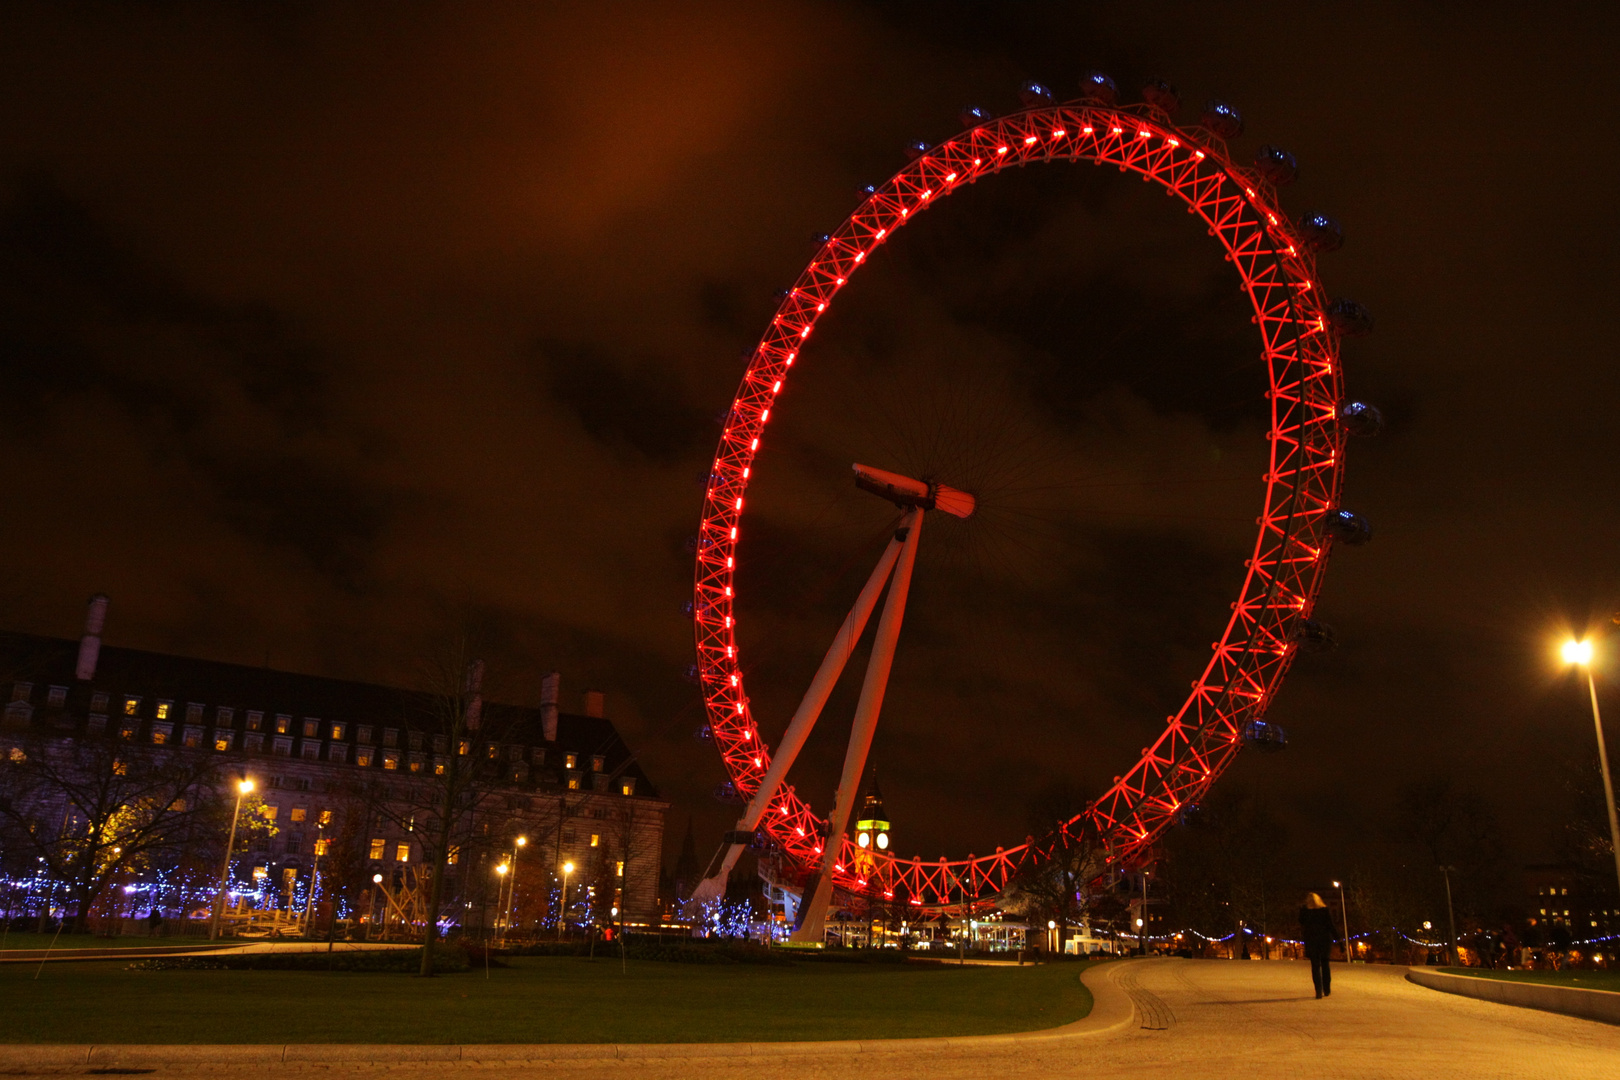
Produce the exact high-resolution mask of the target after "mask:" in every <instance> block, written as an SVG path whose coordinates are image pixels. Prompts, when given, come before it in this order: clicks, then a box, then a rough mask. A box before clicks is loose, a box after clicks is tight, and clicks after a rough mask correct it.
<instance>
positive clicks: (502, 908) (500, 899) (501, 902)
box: [495, 863, 511, 942]
mask: <svg viewBox="0 0 1620 1080" xmlns="http://www.w3.org/2000/svg"><path fill="white" fill-rule="evenodd" d="M510 869H511V867H509V866H507V865H506V864H505V863H500V864H498V865H497V866H496V867H495V873H497V874H499V875H500V882H499V884H497V885H496V886H495V940H496V941H497V942H499V941H500V940H501V937H502V935H503V934H505V933H506V900H505V897H506V874H507V871H509V870H510Z"/></svg>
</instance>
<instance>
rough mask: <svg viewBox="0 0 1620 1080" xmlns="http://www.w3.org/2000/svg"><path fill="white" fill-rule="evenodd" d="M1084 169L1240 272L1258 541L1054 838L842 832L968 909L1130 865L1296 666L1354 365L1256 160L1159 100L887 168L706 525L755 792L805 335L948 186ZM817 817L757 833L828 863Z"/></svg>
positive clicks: (721, 738) (789, 816) (699, 610)
mask: <svg viewBox="0 0 1620 1080" xmlns="http://www.w3.org/2000/svg"><path fill="white" fill-rule="evenodd" d="M1050 161H1068V162H1079V161H1090V162H1093V163H1095V164H1098V165H1114V166H1117V167H1118V168H1119V170H1120V171H1121V172H1134V173H1137V174H1139V175H1140V176H1141V177H1142V179H1143V180H1144V181H1154V182H1157V183H1158V184H1160V185H1162V186H1163V187H1164V188H1165V190H1166V191H1167V193H1169V194H1172V195H1175V196H1177V197H1179V198H1180V199H1181V200H1182V201H1183V202H1184V203H1185V204H1186V207H1187V212H1188V213H1190V214H1196V215H1198V216H1199V217H1201V218H1202V219H1203V221H1204V223H1205V225H1206V226H1207V227H1208V230H1209V234H1210V235H1211V236H1214V237H1215V238H1216V239H1217V240H1218V241H1219V242H1220V244H1221V246H1222V247H1223V248H1224V250H1225V255H1226V260H1227V261H1228V262H1230V263H1232V264H1233V266H1234V267H1235V268H1236V270H1237V272H1238V274H1239V276H1240V277H1241V278H1242V279H1243V288H1244V290H1245V291H1246V292H1247V293H1248V296H1249V299H1250V301H1251V303H1252V305H1253V309H1254V318H1253V322H1254V323H1255V325H1256V326H1257V328H1258V329H1259V332H1260V339H1261V344H1262V347H1263V350H1264V358H1265V361H1266V365H1267V368H1268V373H1269V390H1268V392H1267V398H1268V399H1269V401H1270V405H1271V409H1270V433H1269V435H1268V438H1269V440H1270V443H1271V451H1270V458H1269V463H1268V467H1267V469H1266V473H1265V475H1264V477H1263V478H1262V479H1263V483H1264V491H1265V497H1264V502H1263V504H1262V509H1261V514H1260V517H1259V518H1258V520H1257V525H1258V536H1257V537H1256V539H1255V545H1254V550H1253V554H1252V556H1251V557H1250V558H1249V559H1248V560H1247V562H1246V564H1245V565H1246V571H1247V572H1246V574H1245V576H1244V582H1243V586H1242V589H1241V591H1240V592H1239V594H1238V598H1237V600H1236V602H1235V603H1234V604H1233V605H1232V616H1231V619H1230V620H1229V621H1228V622H1227V624H1226V629H1225V632H1224V633H1223V634H1222V636H1221V638H1220V640H1219V641H1217V642H1216V643H1215V645H1214V648H1213V656H1212V657H1211V659H1210V661H1209V664H1208V665H1207V666H1206V667H1205V669H1204V671H1203V673H1202V674H1201V675H1200V676H1199V677H1198V678H1197V679H1196V680H1194V681H1193V683H1192V691H1191V693H1190V694H1188V696H1187V699H1186V701H1185V702H1184V703H1183V704H1182V706H1181V708H1180V709H1179V710H1178V711H1177V712H1176V714H1175V715H1174V716H1171V717H1169V718H1168V719H1167V720H1166V723H1165V727H1164V729H1163V731H1162V732H1161V733H1160V734H1159V736H1158V738H1157V739H1156V740H1155V741H1154V742H1153V743H1152V744H1151V745H1149V746H1148V747H1146V748H1145V749H1144V750H1143V751H1142V754H1141V757H1140V758H1139V759H1138V760H1137V761H1136V762H1134V763H1133V764H1131V765H1130V767H1129V768H1128V769H1126V770H1124V771H1123V774H1122V775H1121V776H1119V777H1117V778H1116V779H1115V781H1114V783H1113V785H1112V786H1111V787H1110V788H1109V789H1108V790H1107V791H1106V792H1104V793H1103V795H1102V796H1101V797H1100V798H1098V799H1097V800H1096V801H1095V802H1094V803H1092V804H1091V805H1090V806H1089V807H1087V808H1086V809H1085V810H1084V811H1083V812H1082V813H1080V814H1079V815H1077V816H1076V817H1075V818H1074V819H1073V820H1071V821H1069V822H1068V823H1067V824H1065V825H1064V826H1063V827H1062V828H1061V829H1060V830H1058V831H1057V832H1055V833H1053V834H1052V835H1050V836H1048V837H1044V838H1042V839H1040V840H1035V841H1026V842H1025V843H1023V844H1019V845H1017V846H1011V847H1006V848H997V849H996V851H995V853H994V854H991V855H983V856H972V855H969V856H968V857H967V858H965V859H957V860H947V859H940V860H937V861H933V862H925V861H923V860H921V859H918V858H911V859H907V858H903V857H900V856H897V855H894V854H892V853H872V852H863V853H862V857H861V859H860V861H859V865H860V871H859V872H858V873H857V871H856V866H857V861H856V858H855V853H856V849H855V846H854V845H853V844H852V843H851V842H850V841H849V840H848V838H841V839H840V843H841V844H842V848H841V851H840V857H839V859H838V860H837V865H838V867H839V869H838V871H837V873H836V874H835V884H836V885H838V886H839V887H841V888H845V889H849V890H855V891H861V892H867V893H871V894H874V895H882V896H885V897H888V898H891V899H892V898H893V897H894V896H895V895H896V894H897V893H898V894H900V895H903V896H904V897H906V898H908V899H909V901H910V903H912V904H915V905H920V906H925V907H941V906H952V905H961V904H963V903H968V904H971V903H972V902H973V901H974V900H976V899H979V898H985V897H989V896H992V895H995V894H998V893H1000V892H1001V890H1002V889H1003V888H1004V887H1005V886H1006V884H1007V883H1008V881H1009V879H1010V878H1011V877H1012V876H1013V875H1014V874H1015V873H1016V872H1017V871H1018V870H1019V868H1020V867H1021V866H1022V865H1024V864H1025V863H1026V862H1027V861H1029V860H1039V859H1042V858H1044V857H1045V856H1047V855H1048V854H1049V853H1050V852H1051V851H1052V850H1053V849H1054V847H1057V846H1062V845H1066V844H1068V843H1071V842H1074V841H1077V840H1081V839H1086V840H1093V841H1100V843H1101V845H1102V846H1103V848H1104V850H1105V851H1106V852H1107V856H1106V857H1107V858H1108V860H1109V861H1110V862H1113V863H1116V864H1129V863H1130V862H1131V861H1132V860H1133V858H1135V857H1136V856H1138V855H1140V854H1141V853H1142V852H1143V851H1144V849H1146V848H1147V847H1148V846H1150V845H1151V844H1152V843H1153V842H1154V840H1155V839H1157V837H1158V836H1159V835H1160V834H1161V833H1162V832H1163V831H1164V830H1165V829H1166V828H1168V827H1169V826H1170V825H1171V824H1172V823H1173V822H1174V821H1175V820H1176V819H1177V817H1178V815H1179V814H1180V813H1181V811H1182V810H1183V808H1184V807H1186V806H1188V805H1190V804H1196V803H1197V802H1198V800H1199V799H1201V798H1202V797H1203V795H1204V793H1205V792H1206V791H1207V790H1208V789H1209V787H1210V785H1211V784H1213V783H1214V781H1215V779H1216V778H1217V777H1218V776H1219V775H1220V774H1221V772H1222V771H1223V770H1224V769H1225V768H1226V767H1227V766H1228V765H1229V764H1230V763H1231V761H1232V759H1233V757H1234V756H1235V755H1236V754H1237V752H1238V750H1239V749H1240V748H1241V747H1242V742H1243V736H1242V732H1243V729H1244V726H1245V725H1246V724H1248V723H1250V722H1251V721H1254V720H1258V719H1260V718H1261V717H1262V716H1263V715H1264V713H1265V710H1266V707H1267V705H1268V704H1269V703H1270V701H1271V699H1272V698H1273V696H1274V695H1275V694H1276V692H1277V689H1278V688H1279V686H1280V685H1281V683H1282V679H1283V676H1284V675H1285V674H1286V672H1287V670H1288V666H1289V663H1290V662H1291V660H1292V659H1293V654H1294V651H1295V643H1294V639H1295V632H1296V630H1297V629H1298V627H1299V624H1300V623H1301V622H1302V621H1303V620H1305V619H1307V618H1309V616H1310V613H1311V610H1312V607H1313V606H1314V604H1315V601H1316V597H1317V593H1318V592H1319V590H1320V588H1321V584H1322V572H1323V569H1324V567H1325V565H1326V562H1327V556H1328V551H1329V549H1330V547H1331V544H1332V539H1331V534H1330V532H1329V530H1328V518H1329V515H1330V514H1331V513H1332V512H1333V511H1334V510H1336V509H1337V507H1338V500H1339V491H1340V485H1341V483H1342V479H1343V469H1344V435H1343V432H1342V430H1341V428H1340V425H1339V423H1338V418H1337V417H1338V407H1339V404H1340V399H1341V398H1342V396H1343V394H1342V390H1343V377H1342V374H1341V372H1340V368H1339V358H1338V342H1337V339H1336V337H1335V335H1334V333H1333V332H1332V329H1331V326H1330V324H1329V322H1328V320H1327V317H1326V314H1325V307H1326V299H1325V296H1324V293H1323V291H1322V288H1321V284H1320V282H1319V281H1318V280H1317V277H1316V266H1315V260H1314V258H1313V257H1312V255H1311V253H1310V249H1309V248H1308V246H1307V244H1306V242H1305V241H1304V239H1303V238H1302V237H1301V236H1300V235H1299V233H1298V231H1297V230H1296V228H1295V227H1294V226H1293V224H1292V223H1291V222H1290V221H1289V219H1288V218H1287V216H1286V215H1285V214H1284V213H1283V212H1282V210H1281V209H1280V208H1279V207H1278V204H1277V200H1276V193H1275V191H1273V190H1272V188H1271V187H1270V186H1269V185H1268V184H1266V183H1265V182H1264V181H1263V180H1262V179H1261V178H1260V177H1259V175H1258V174H1256V173H1255V172H1254V171H1253V170H1249V169H1244V168H1240V167H1239V166H1237V165H1234V164H1233V163H1232V161H1231V160H1230V158H1229V157H1228V156H1227V154H1226V152H1225V149H1224V145H1223V144H1222V143H1221V142H1220V141H1219V140H1218V139H1215V138H1214V137H1212V136H1211V135H1209V134H1208V133H1207V132H1205V131H1203V130H1202V129H1195V130H1193V131H1185V130H1182V129H1179V128H1176V127H1175V126H1173V125H1172V124H1170V123H1169V121H1168V118H1167V117H1166V116H1165V114H1164V113H1162V112H1160V111H1159V110H1157V109H1155V108H1153V107H1152V106H1147V105H1140V106H1128V107H1114V106H1106V107H1103V106H1097V105H1093V104H1074V103H1071V104H1065V105H1049V106H1042V107H1037V108H1031V109H1025V110H1023V111H1021V112H1016V113H1013V114H1010V115H1008V116H1005V117H1002V118H1000V119H997V120H989V121H986V122H985V123H983V124H982V125H980V126H978V127H975V128H972V129H971V130H968V131H965V132H963V133H962V134H961V135H959V136H957V137H956V138H954V139H951V140H949V141H947V142H945V143H942V144H941V145H939V146H937V147H935V148H934V149H932V150H930V151H928V152H927V153H926V154H923V155H922V156H920V157H918V158H917V159H916V160H915V161H913V162H912V163H911V164H910V165H908V166H906V167H905V168H904V169H902V170H900V172H898V173H896V174H895V175H894V176H893V177H891V178H890V179H889V180H888V182H887V183H885V184H883V185H882V186H881V187H879V188H878V189H877V190H876V191H875V193H873V194H872V195H870V196H869V197H868V198H867V199H866V201H865V202H863V203H862V204H861V206H860V207H859V208H858V209H857V210H856V211H855V213H853V214H851V215H850V216H849V218H847V219H846V220H845V221H844V223H843V224H842V225H840V226H839V227H838V229H837V230H836V231H834V232H833V233H832V234H831V235H830V236H829V237H828V238H827V239H826V241H825V242H824V243H823V244H822V245H821V246H820V248H819V250H818V251H817V252H816V254H815V257H814V258H812V259H811V261H810V264H809V265H808V266H807V267H806V268H805V270H804V272H803V273H802V274H800V275H799V278H798V280H797V282H796V283H795V286H794V288H793V289H792V290H791V291H790V292H789V293H788V295H787V297H786V298H785V299H784V300H783V301H782V304H781V306H780V307H779V308H778V309H777V312H776V315H775V317H774V318H773V319H772V320H771V325H770V328H769V329H768V330H767V331H766V333H765V335H764V336H763V337H762V338H761V339H760V342H759V344H758V345H757V346H756V347H755V349H754V351H753V353H752V354H751V355H750V357H749V361H748V369H747V371H746V373H745V374H744V375H743V379H742V384H741V386H740V387H739V388H738V390H737V395H736V398H735V400H734V401H733V402H732V406H731V409H730V410H729V411H728V412H727V413H726V416H725V420H724V431H723V433H722V435H721V437H720V445H719V448H718V450H717V451H716V453H715V457H714V466H713V471H712V472H711V474H710V476H709V480H708V486H707V492H706V495H705V498H704V505H703V517H702V523H701V525H700V527H699V532H698V545H697V569H696V583H695V595H694V597H693V618H694V621H695V625H696V636H697V654H698V672H699V680H700V684H701V686H702V690H703V697H704V701H705V703H706V706H707V712H708V722H709V728H710V731H711V732H712V735H713V739H714V742H715V744H716V746H717V747H718V748H719V751H720V755H721V758H722V759H723V760H724V762H725V766H726V770H727V772H728V773H729V774H730V777H731V782H732V784H734V785H735V787H736V790H737V793H738V794H739V795H740V796H742V797H743V798H745V799H747V798H751V797H752V796H753V794H754V793H755V792H756V791H757V790H758V788H759V784H760V781H761V780H762V779H763V778H764V776H765V772H766V769H767V768H768V767H769V765H770V754H769V750H768V748H767V747H766V746H765V745H764V744H763V742H762V740H761V739H760V736H759V731H758V728H757V727H756V726H755V723H754V717H753V715H752V712H751V711H750V709H749V704H748V694H747V690H746V687H745V682H744V678H743V674H742V667H741V664H740V662H739V660H740V658H739V656H738V649H737V635H736V616H735V611H734V605H735V601H736V593H735V569H736V548H737V542H738V537H739V535H740V530H741V522H742V518H743V509H744V506H745V504H746V491H747V487H748V481H749V479H750V476H751V472H752V466H753V461H754V458H755V456H756V455H757V454H758V452H759V448H760V446H761V443H762V440H763V439H764V435H765V431H766V428H767V425H768V423H769V421H770V418H771V413H772V411H773V408H774V404H775V402H776V400H777V397H778V396H779V395H780V393H781V391H782V390H783V388H784V387H785V386H786V385H787V381H788V378H789V375H790V374H791V372H792V370H793V365H794V362H795V361H796V360H797V359H798V358H799V353H800V351H801V349H802V348H803V346H804V343H805V341H806V340H807V339H808V338H809V337H810V335H811V333H812V332H813V331H814V329H815V324H816V320H817V319H818V318H820V316H821V315H822V313H823V312H825V311H826V310H827V308H828V306H829V305H830V304H831V303H832V301H833V300H834V299H835V298H836V297H837V295H838V293H839V291H840V290H841V289H842V288H843V287H844V286H845V285H846V284H848V283H849V282H850V280H852V279H853V277H854V276H855V274H856V272H857V271H859V270H860V268H861V266H862V265H863V264H864V263H865V261H866V259H867V258H868V256H869V255H870V254H871V252H872V250H873V249H874V248H875V247H876V246H877V245H878V244H881V243H883V242H884V241H885V240H886V239H888V238H889V237H891V236H893V235H894V233H895V232H896V231H898V230H899V229H900V228H901V227H902V226H904V225H905V224H906V222H907V221H909V220H911V218H912V217H914V216H915V215H916V214H918V213H920V212H922V211H923V210H926V209H927V208H928V207H929V206H930V205H932V204H933V203H934V202H937V201H938V200H940V199H942V198H945V197H946V196H948V195H950V194H951V193H952V192H954V191H956V190H957V189H958V188H959V187H960V186H961V185H963V184H970V183H973V182H975V181H977V180H979V179H981V178H983V177H986V176H990V175H993V174H995V173H998V172H1000V171H1002V170H1003V169H1006V168H1008V167H1011V166H1022V165H1029V164H1035V163H1038V162H1050ZM821 822H822V819H821V818H820V817H819V816H818V815H817V814H816V813H815V812H814V811H813V810H812V809H811V807H810V805H809V804H808V803H806V802H805V801H804V800H803V799H801V798H799V797H798V795H797V794H796V793H795V792H794V791H793V790H792V788H790V787H787V786H784V787H783V788H782V790H781V791H779V792H778V793H777V795H776V797H775V798H774V799H773V800H772V802H771V805H770V807H769V809H768V810H767V811H766V812H765V814H764V815H763V817H762V818H761V821H760V828H761V829H762V830H764V831H766V832H767V833H768V834H769V835H770V837H771V838H772V839H773V840H774V841H775V842H776V843H777V844H778V845H779V846H780V848H781V850H782V852H783V853H784V854H785V855H786V856H787V857H789V858H790V859H792V860H793V861H794V862H795V863H797V864H798V865H799V866H800V867H803V868H809V867H812V866H815V865H816V864H817V863H818V862H819V857H820V852H821V843H822V841H821V836H820V830H821V828H823V827H824V826H823V825H822V823H821Z"/></svg>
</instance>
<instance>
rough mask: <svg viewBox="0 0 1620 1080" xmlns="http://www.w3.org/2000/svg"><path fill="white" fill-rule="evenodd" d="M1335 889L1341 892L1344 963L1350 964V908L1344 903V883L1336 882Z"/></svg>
mask: <svg viewBox="0 0 1620 1080" xmlns="http://www.w3.org/2000/svg"><path fill="white" fill-rule="evenodd" d="M1333 887H1334V888H1335V889H1338V890H1339V918H1340V919H1341V920H1343V925H1344V962H1345V963H1347V964H1348V963H1349V962H1350V908H1349V907H1347V906H1346V905H1345V902H1344V883H1343V882H1342V881H1335V882H1334V883H1333Z"/></svg>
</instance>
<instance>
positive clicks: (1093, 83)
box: [1080, 71, 1119, 105]
mask: <svg viewBox="0 0 1620 1080" xmlns="http://www.w3.org/2000/svg"><path fill="white" fill-rule="evenodd" d="M1080 98H1081V100H1083V101H1084V102H1085V103H1086V104H1087V105H1112V104H1113V103H1114V102H1116V101H1118V100H1119V87H1117V86H1115V85H1114V80H1113V79H1111V78H1109V77H1108V76H1107V75H1104V74H1103V73H1102V72H1100V71H1088V72H1086V73H1085V74H1084V75H1082V76H1081V77H1080Z"/></svg>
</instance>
